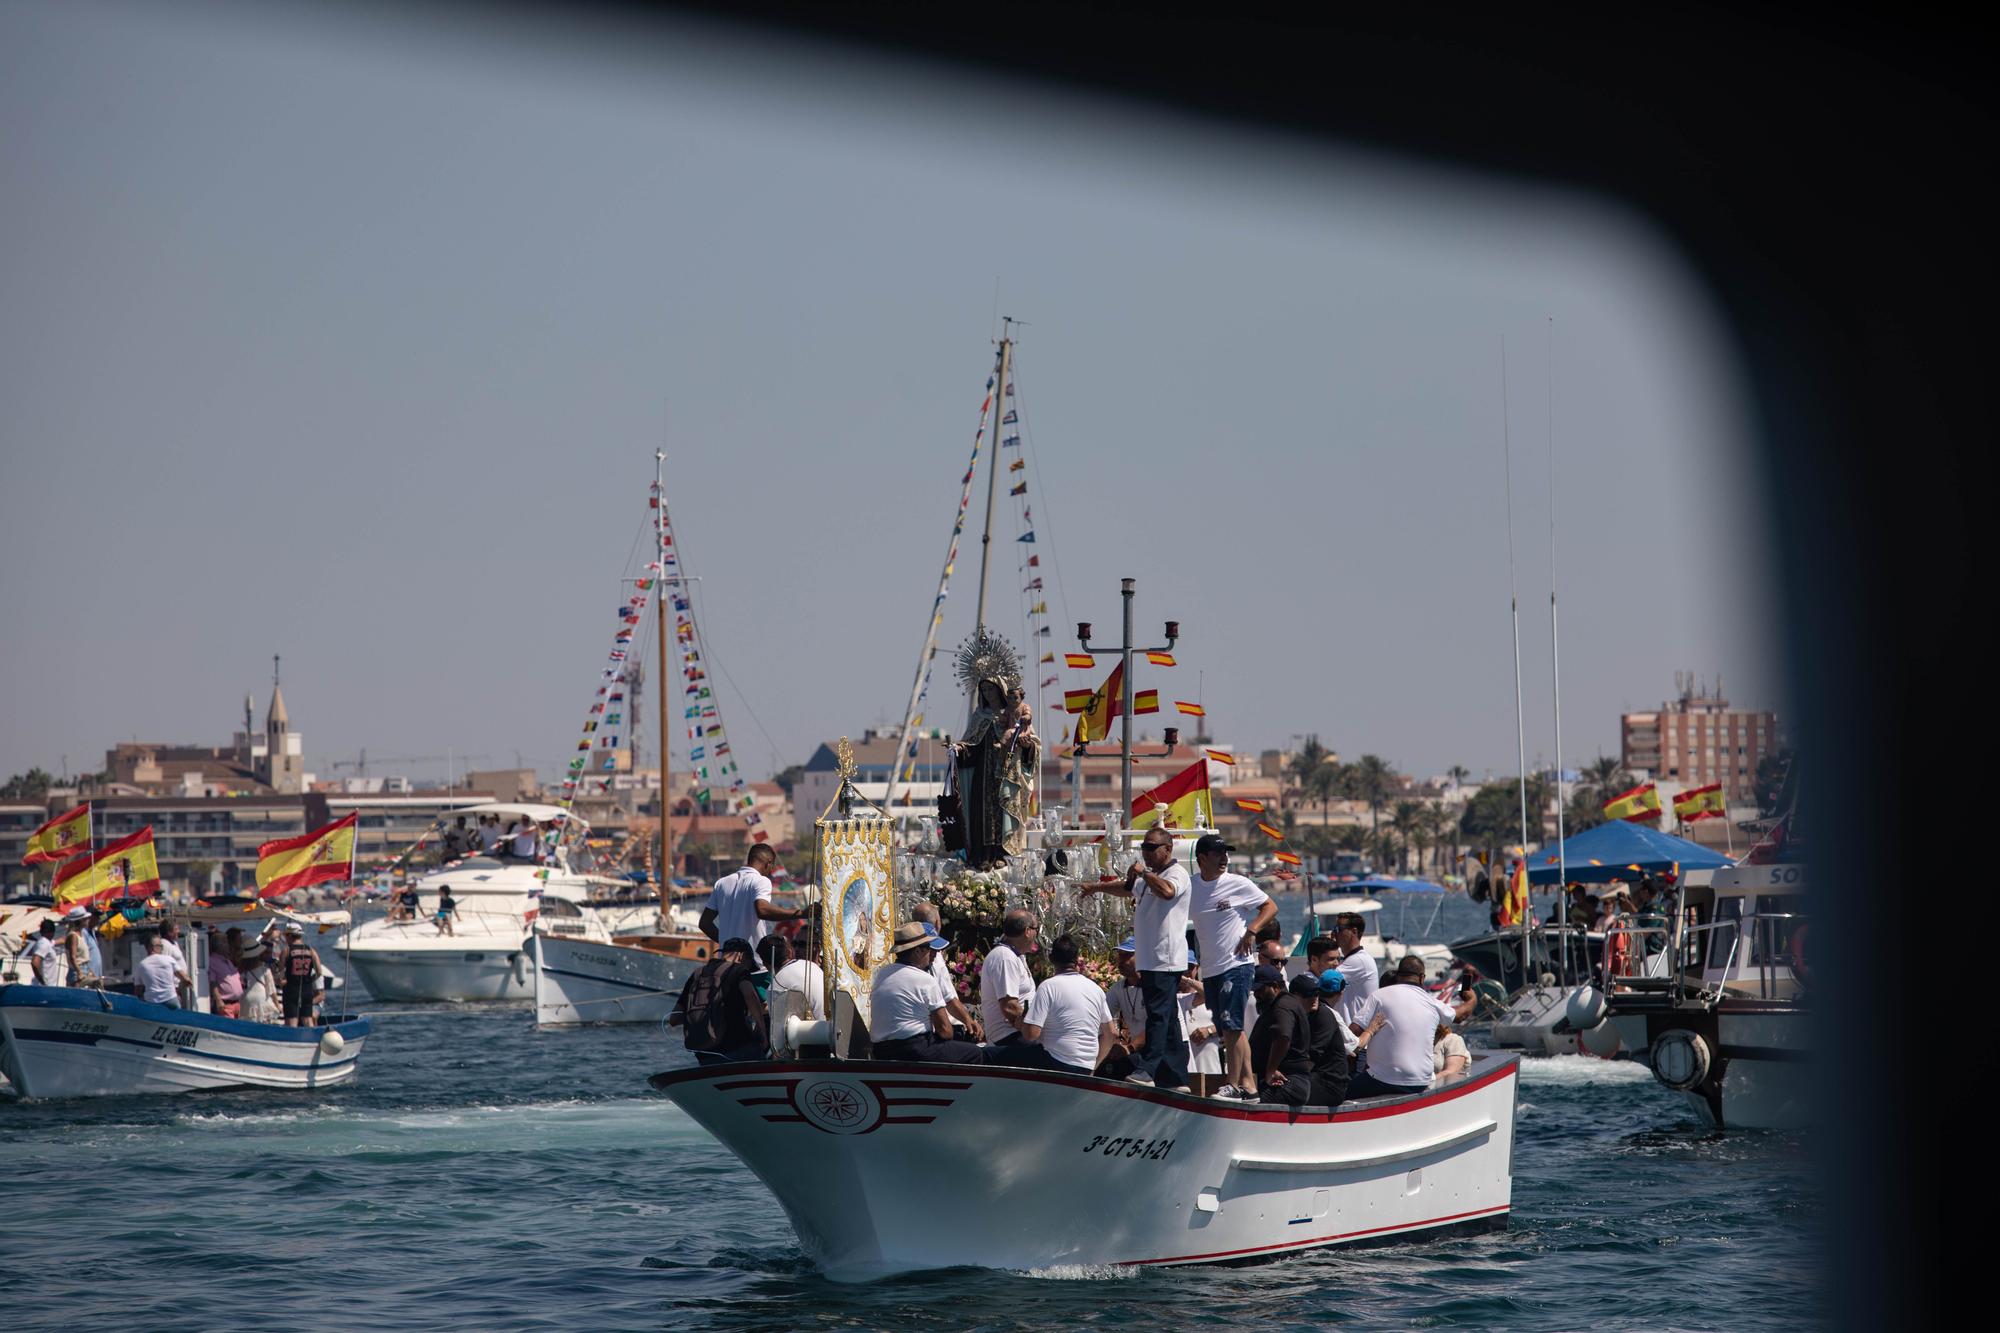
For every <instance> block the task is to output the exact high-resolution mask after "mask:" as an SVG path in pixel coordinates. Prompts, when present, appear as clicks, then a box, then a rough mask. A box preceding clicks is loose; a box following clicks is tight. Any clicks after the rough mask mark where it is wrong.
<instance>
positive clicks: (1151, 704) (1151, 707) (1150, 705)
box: [1132, 690, 1160, 714]
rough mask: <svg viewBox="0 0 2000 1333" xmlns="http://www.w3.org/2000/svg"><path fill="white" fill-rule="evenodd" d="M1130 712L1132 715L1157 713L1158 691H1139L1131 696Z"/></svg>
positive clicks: (1158, 704)
mask: <svg viewBox="0 0 2000 1333" xmlns="http://www.w3.org/2000/svg"><path fill="white" fill-rule="evenodd" d="M1132 711H1133V713H1134V714H1138V713H1157V712H1159V711H1160V692H1159V691H1158V690H1140V691H1139V692H1138V693H1137V694H1135V695H1133V696H1132Z"/></svg>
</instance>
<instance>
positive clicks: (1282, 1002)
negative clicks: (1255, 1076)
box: [1250, 975, 1319, 1106]
mask: <svg viewBox="0 0 2000 1333" xmlns="http://www.w3.org/2000/svg"><path fill="white" fill-rule="evenodd" d="M1265 984H1266V985H1268V982H1266V983H1265ZM1318 1007H1319V978H1318V977H1312V976H1303V975H1301V976H1296V977H1293V978H1292V982H1291V985H1290V987H1289V988H1288V989H1287V990H1286V992H1285V993H1283V994H1280V995H1278V996H1277V997H1276V998H1275V999H1273V1000H1272V1001H1271V1002H1270V1004H1268V1005H1267V1006H1265V1009H1264V1012H1263V1013H1261V1014H1259V1015H1258V1016H1257V1026H1256V1028H1255V1029H1254V1030H1253V1031H1252V1032H1251V1034H1250V1048H1251V1050H1252V1051H1253V1052H1255V1054H1256V1061H1257V1068H1258V1070H1259V1071H1261V1072H1260V1073H1259V1091H1260V1099H1261V1100H1263V1101H1267V1102H1275V1103H1277V1104H1279V1105H1281V1106H1304V1105H1305V1104H1306V1101H1307V1099H1308V1098H1310V1097H1311V1096H1312V1067H1313V1066H1312V1041H1313V1021H1312V1014H1313V1010H1314V1009H1316V1008H1318Z"/></svg>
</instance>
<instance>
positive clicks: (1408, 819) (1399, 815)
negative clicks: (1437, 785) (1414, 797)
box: [1389, 801, 1429, 873]
mask: <svg viewBox="0 0 2000 1333" xmlns="http://www.w3.org/2000/svg"><path fill="white" fill-rule="evenodd" d="M1424 808H1425V807H1424V805H1423V803H1422V802H1421V801H1398V802H1396V811H1395V813H1394V814H1392V815H1390V816H1389V827H1390V828H1392V829H1394V830H1395V831H1396V832H1397V833H1399V834H1401V835H1402V838H1403V842H1404V845H1405V846H1408V847H1412V848H1415V849H1416V853H1417V870H1418V872H1419V873H1421V872H1422V870H1423V868H1424V845H1425V843H1426V842H1427V841H1428V840H1429V838H1428V833H1427V831H1426V829H1425V828H1424Z"/></svg>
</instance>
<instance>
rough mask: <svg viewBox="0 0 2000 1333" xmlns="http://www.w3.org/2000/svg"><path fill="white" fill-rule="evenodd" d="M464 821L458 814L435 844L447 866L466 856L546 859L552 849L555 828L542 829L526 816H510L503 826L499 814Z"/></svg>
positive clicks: (443, 863) (528, 859)
mask: <svg viewBox="0 0 2000 1333" xmlns="http://www.w3.org/2000/svg"><path fill="white" fill-rule="evenodd" d="M474 818H475V820H476V822H475V823H473V824H469V825H468V824H467V823H466V822H465V820H466V817H465V816H464V815H459V816H458V817H457V818H456V819H454V820H453V821H452V822H451V824H449V825H448V826H446V828H445V831H444V834H443V837H442V838H441V839H440V840H439V843H438V858H437V859H438V863H439V864H440V865H449V864H450V863H451V862H453V861H458V860H462V859H464V858H465V857H468V856H490V857H492V858H494V859H495V860H497V861H530V862H534V863H536V864H540V863H541V862H543V861H545V860H547V859H548V857H549V856H550V855H551V854H552V853H553V852H554V850H555V829H554V826H553V825H551V826H550V827H549V828H546V829H545V828H543V827H542V826H541V825H540V824H539V823H537V822H536V821H535V820H534V819H532V818H530V817H529V816H527V815H520V816H517V817H516V818H513V819H510V820H509V821H508V822H507V824H506V825H505V827H504V828H503V827H502V825H501V823H500V816H499V815H478V816H475V817H474Z"/></svg>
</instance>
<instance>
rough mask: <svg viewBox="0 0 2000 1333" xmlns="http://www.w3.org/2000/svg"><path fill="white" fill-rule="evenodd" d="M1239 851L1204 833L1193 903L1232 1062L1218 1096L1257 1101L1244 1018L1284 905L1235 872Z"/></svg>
mask: <svg viewBox="0 0 2000 1333" xmlns="http://www.w3.org/2000/svg"><path fill="white" fill-rule="evenodd" d="M1235 850H1236V849H1235V848H1234V847H1233V846H1231V845H1230V844H1229V843H1227V842H1225V841H1224V840H1223V838H1222V835H1221V834H1218V833H1204V834H1202V835H1201V837H1200V838H1199V839H1198V840H1197V841H1196V842H1195V845H1194V864H1195V876H1194V880H1193V883H1192V885H1191V886H1190V893H1191V894H1192V897H1191V899H1190V904H1189V906H1190V915H1191V916H1192V918H1193V921H1194V929H1195V937H1196V939H1197V940H1198V941H1199V944H1200V948H1199V953H1200V956H1201V987H1202V992H1203V999H1204V1000H1205V1001H1206V1002H1207V1004H1208V1012H1209V1014H1210V1016H1211V1017H1213V1018H1214V1020H1215V1030H1216V1039H1217V1041H1219V1042H1220V1043H1221V1045H1222V1050H1223V1054H1224V1056H1225V1058H1226V1059H1227V1061H1228V1067H1227V1069H1226V1071H1225V1072H1226V1073H1227V1074H1228V1076H1229V1081H1228V1082H1227V1083H1225V1084H1223V1086H1222V1087H1221V1088H1219V1089H1218V1090H1217V1091H1216V1093H1215V1095H1216V1096H1217V1097H1222V1098H1236V1099H1240V1100H1243V1101H1254V1100H1256V1098H1257V1090H1256V1084H1257V1076H1256V1075H1255V1074H1254V1073H1252V1072H1251V1065H1250V1034H1249V1032H1248V1030H1247V1024H1246V1023H1245V1022H1244V1016H1245V1014H1246V1013H1247V1012H1248V1011H1249V1007H1250V986H1251V983H1252V981H1253V980H1254V979H1255V978H1256V974H1257V961H1256V950H1257V937H1258V935H1259V934H1261V933H1262V932H1263V930H1264V927H1266V926H1268V925H1270V924H1271V923H1272V922H1273V921H1275V920H1277V919H1278V905H1277V904H1276V903H1275V902H1273V901H1271V895H1270V894H1268V893H1266V892H1264V891H1263V890H1262V889H1260V888H1258V887H1257V886H1256V884H1254V883H1252V882H1251V881H1250V880H1248V879H1246V878H1244V877H1243V876H1242V875H1232V874H1230V873H1229V869H1228V867H1229V854H1230V853H1231V852H1233V851H1235Z"/></svg>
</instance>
